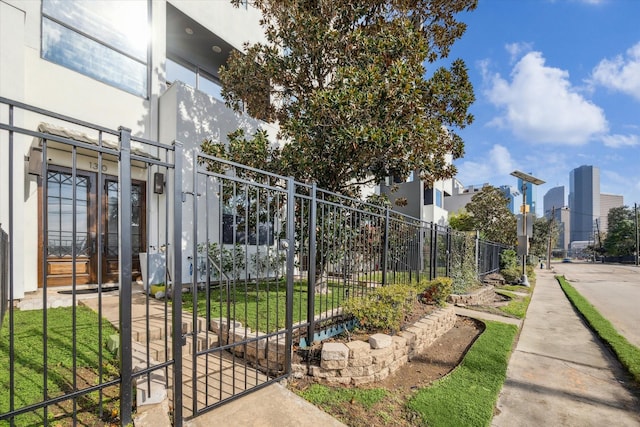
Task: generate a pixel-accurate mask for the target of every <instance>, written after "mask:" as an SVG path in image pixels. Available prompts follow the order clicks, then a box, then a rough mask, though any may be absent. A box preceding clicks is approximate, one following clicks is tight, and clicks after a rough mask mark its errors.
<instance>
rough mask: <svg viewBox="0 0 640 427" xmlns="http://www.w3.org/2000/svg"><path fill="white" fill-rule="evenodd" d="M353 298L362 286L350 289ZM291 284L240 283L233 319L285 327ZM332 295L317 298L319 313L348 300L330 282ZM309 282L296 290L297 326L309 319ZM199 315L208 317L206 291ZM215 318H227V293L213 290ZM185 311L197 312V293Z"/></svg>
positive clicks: (187, 298) (266, 328) (187, 299)
mask: <svg viewBox="0 0 640 427" xmlns="http://www.w3.org/2000/svg"><path fill="white" fill-rule="evenodd" d="M347 289H350V292H351V295H354V294H356V293H357V292H359V291H361V289H362V288H361V287H360V286H353V285H352V286H351V287H349V286H347ZM286 291H287V285H286V283H285V282H283V281H279V282H261V283H257V284H256V283H237V284H236V285H235V286H232V291H231V311H232V312H231V317H232V318H233V319H236V320H237V321H239V322H242V324H243V325H245V326H248V327H249V328H251V329H252V330H254V331H255V330H258V331H261V332H274V331H277V330H278V329H282V328H284V326H285V309H286V295H287V293H286ZM328 291H329V292H328V293H326V294H316V295H315V298H316V300H315V306H314V312H315V314H319V313H323V312H325V311H328V310H331V309H334V310H335V309H338V308H339V307H340V306H341V304H342V301H343V300H344V299H345V298H346V297H345V295H344V293H345V287H344V286H343V285H342V284H337V283H332V282H329V284H328ZM307 296H308V292H307V283H306V282H296V283H295V284H294V288H293V323H296V322H299V321H304V320H306V319H307V299H308V298H307ZM197 298H198V299H197V306H198V315H199V316H202V317H205V316H206V312H207V298H206V295H205V292H204V291H199V292H198V294H197ZM209 300H210V311H211V317H220V316H221V315H222V316H223V317H225V316H226V315H227V303H226V301H227V300H226V292H223V291H221V290H219V289H216V288H212V289H211V290H210V293H209ZM182 308H183V309H184V310H186V311H191V312H192V310H193V294H191V293H186V294H183V297H182Z"/></svg>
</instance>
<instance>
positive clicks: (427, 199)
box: [423, 187, 433, 206]
mask: <svg viewBox="0 0 640 427" xmlns="http://www.w3.org/2000/svg"><path fill="white" fill-rule="evenodd" d="M423 198H424V202H423V203H424V205H425V206H429V205H432V204H433V188H431V187H424V194H423Z"/></svg>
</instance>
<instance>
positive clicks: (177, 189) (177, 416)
mask: <svg viewBox="0 0 640 427" xmlns="http://www.w3.org/2000/svg"><path fill="white" fill-rule="evenodd" d="M183 158H184V151H183V146H182V143H181V142H178V141H174V142H173V195H172V196H173V197H172V199H173V200H171V202H173V203H172V204H171V203H170V204H169V209H170V210H171V211H172V212H167V214H166V217H167V221H172V222H173V238H172V239H171V241H172V247H173V275H172V277H171V278H172V283H171V286H172V291H173V303H172V304H171V305H172V309H173V312H172V317H173V324H172V329H173V334H172V337H171V347H172V355H173V361H174V366H173V425H174V426H176V427H178V426H182V255H181V253H180V247H181V244H182V162H183ZM193 162H194V164H193V167H194V168H196V167H197V165H196V159H194V160H193ZM171 214H173V215H171ZM194 238H195V236H194ZM168 259H169V257H168V254H167V260H168ZM194 311H195V309H194ZM194 357H195V356H194Z"/></svg>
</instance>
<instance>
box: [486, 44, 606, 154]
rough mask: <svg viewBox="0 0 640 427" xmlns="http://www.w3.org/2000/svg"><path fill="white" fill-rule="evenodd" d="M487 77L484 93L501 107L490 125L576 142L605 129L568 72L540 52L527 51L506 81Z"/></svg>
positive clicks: (529, 136) (528, 136)
mask: <svg viewBox="0 0 640 427" xmlns="http://www.w3.org/2000/svg"><path fill="white" fill-rule="evenodd" d="M490 79H491V80H490V82H489V85H488V86H489V89H488V90H487V92H486V95H487V96H488V97H489V100H490V101H491V102H492V103H493V104H494V105H496V106H498V107H500V108H501V109H502V110H503V113H502V115H500V116H498V117H496V118H495V119H494V120H493V121H492V122H491V123H492V124H494V125H497V126H500V127H504V128H508V129H510V130H511V132H513V133H514V134H515V135H516V136H517V137H519V138H521V139H523V140H525V141H529V142H536V143H559V144H568V145H580V144H585V143H587V142H588V141H589V140H591V139H593V138H594V137H596V136H598V135H600V134H603V133H605V132H606V131H607V128H608V125H607V120H606V118H605V115H604V112H603V111H602V109H601V108H600V107H598V106H597V105H595V104H593V103H592V102H590V101H589V100H587V99H585V98H584V97H583V96H582V95H581V94H579V93H578V92H577V90H576V89H575V88H573V87H572V86H571V83H570V82H569V73H568V72H567V71H564V70H561V69H559V68H553V67H548V66H545V61H544V58H543V57H542V54H541V53H540V52H529V53H528V54H526V55H525V56H524V57H523V58H522V59H521V60H520V61H519V62H518V63H517V64H516V65H515V66H514V68H513V70H512V72H511V81H510V82H509V81H507V80H505V79H504V78H502V77H501V76H500V75H499V74H495V75H493V76H492V77H490Z"/></svg>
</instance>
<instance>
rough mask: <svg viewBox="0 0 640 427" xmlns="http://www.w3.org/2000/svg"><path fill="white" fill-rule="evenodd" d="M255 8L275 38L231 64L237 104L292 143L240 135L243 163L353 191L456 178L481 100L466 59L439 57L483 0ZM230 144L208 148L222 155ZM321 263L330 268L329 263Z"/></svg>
mask: <svg viewBox="0 0 640 427" xmlns="http://www.w3.org/2000/svg"><path fill="white" fill-rule="evenodd" d="M234 3H236V5H237V4H240V3H241V2H240V1H239V0H234ZM252 5H253V6H254V7H256V8H257V9H258V10H260V12H261V13H262V21H261V23H262V26H263V28H264V32H265V42H263V43H257V44H252V45H246V46H245V48H244V51H243V52H234V53H232V55H231V56H230V58H229V61H228V63H227V65H226V66H225V67H222V68H221V69H220V76H221V80H222V83H223V92H222V95H223V97H224V99H225V101H226V103H227V105H228V106H230V107H231V108H233V109H235V110H237V111H241V110H243V111H246V112H248V113H249V114H250V115H251V116H253V117H256V118H258V119H261V120H264V121H266V122H271V123H276V124H277V125H278V128H279V135H278V137H279V139H280V140H281V141H283V142H284V144H282V145H281V146H280V147H273V146H270V145H269V142H268V140H267V138H266V137H265V134H264V133H258V134H256V135H243V134H241V133H238V132H236V133H234V134H233V135H232V138H231V145H232V150H231V151H232V154H231V155H230V157H231V158H232V159H234V160H236V161H240V162H243V163H245V164H249V165H250V166H256V167H259V168H261V169H265V170H268V171H271V172H275V173H278V174H281V175H286V176H293V177H295V178H296V179H297V180H299V181H304V182H315V183H316V184H317V186H318V187H319V188H323V189H325V190H328V191H331V192H337V193H341V194H346V195H349V196H359V195H360V193H359V192H360V188H361V186H362V184H369V183H378V182H380V181H382V180H384V179H385V178H386V177H388V176H408V175H409V173H411V172H412V171H415V170H418V171H420V173H421V178H422V179H423V180H425V181H427V182H432V181H434V180H439V179H447V178H451V177H453V176H454V175H455V173H456V168H455V166H453V165H452V164H451V162H448V161H447V157H448V156H449V155H450V156H452V158H453V159H457V158H459V157H461V156H462V154H463V152H464V143H463V141H462V139H461V138H460V136H459V135H458V134H457V133H456V132H457V130H458V129H462V128H464V127H465V126H467V125H468V124H470V123H471V122H472V121H473V117H472V115H471V114H469V112H468V109H469V106H470V105H471V103H472V102H473V101H474V99H475V98H474V94H473V88H472V85H471V83H470V81H469V78H468V74H467V68H466V65H465V64H464V62H463V61H462V60H460V59H456V60H453V61H452V62H450V65H449V66H448V67H446V68H445V67H435V65H434V64H435V63H436V61H439V60H442V59H443V58H446V57H447V56H448V54H449V52H450V48H451V46H452V44H453V43H454V42H455V41H456V40H457V39H458V38H460V37H461V36H462V34H463V33H464V31H465V29H466V25H465V24H464V23H462V22H460V21H458V20H457V19H456V15H457V14H458V13H459V12H463V11H471V10H473V9H475V7H476V5H477V0H414V1H406V0H377V1H376V0H374V1H371V0H367V1H358V0H356V1H352V0H349V1H346V0H331V1H328V0H325V1H321V0H316V1H300V0H296V1H286V0H255V1H253V2H252ZM427 76H428V77H427ZM237 141H242V143H241V144H235V143H234V142H237ZM245 146H246V149H245V148H244V147H245ZM228 148H229V147H228V146H227V144H221V143H214V142H211V141H207V142H206V143H205V144H203V151H204V152H206V153H209V154H214V155H217V156H219V157H225V156H229V154H228V153H229V149H228ZM326 239H327V242H325V243H327V244H325V245H324V247H329V246H330V245H329V244H328V242H329V241H330V240H332V238H331V236H327V237H326ZM319 246H320V245H319ZM319 255H322V254H319ZM328 258H329V257H327V256H324V255H322V256H316V260H324V261H317V263H322V262H327V260H328ZM316 267H317V268H316V272H317V274H322V272H323V271H324V267H325V266H324V265H321V264H318V265H317V266H316Z"/></svg>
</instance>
